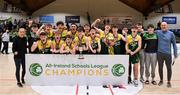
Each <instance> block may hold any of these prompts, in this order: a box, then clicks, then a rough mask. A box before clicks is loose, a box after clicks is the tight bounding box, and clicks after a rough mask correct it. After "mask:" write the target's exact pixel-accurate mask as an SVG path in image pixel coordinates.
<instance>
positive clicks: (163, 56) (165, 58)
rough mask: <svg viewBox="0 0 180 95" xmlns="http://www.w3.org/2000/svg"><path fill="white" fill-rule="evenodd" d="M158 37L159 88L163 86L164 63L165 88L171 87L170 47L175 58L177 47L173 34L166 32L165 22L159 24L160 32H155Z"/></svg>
mask: <svg viewBox="0 0 180 95" xmlns="http://www.w3.org/2000/svg"><path fill="white" fill-rule="evenodd" d="M157 36H158V53H157V59H158V65H159V77H160V82H159V84H158V85H159V86H161V85H163V65H164V62H165V64H166V67H167V79H168V82H167V87H168V88H170V87H171V82H170V81H171V76H172V57H171V45H173V50H174V57H175V58H177V46H176V39H175V36H174V34H173V32H171V31H169V30H168V25H167V23H166V22H162V23H161V30H158V31H157Z"/></svg>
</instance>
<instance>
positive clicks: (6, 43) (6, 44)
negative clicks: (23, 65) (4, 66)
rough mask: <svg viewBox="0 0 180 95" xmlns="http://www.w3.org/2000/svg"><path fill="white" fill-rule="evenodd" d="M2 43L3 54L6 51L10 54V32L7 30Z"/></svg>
mask: <svg viewBox="0 0 180 95" xmlns="http://www.w3.org/2000/svg"><path fill="white" fill-rule="evenodd" d="M2 42H3V49H2V51H1V53H2V54H4V51H5V52H6V54H9V53H8V48H9V30H8V29H6V30H5V32H4V33H3V35H2Z"/></svg>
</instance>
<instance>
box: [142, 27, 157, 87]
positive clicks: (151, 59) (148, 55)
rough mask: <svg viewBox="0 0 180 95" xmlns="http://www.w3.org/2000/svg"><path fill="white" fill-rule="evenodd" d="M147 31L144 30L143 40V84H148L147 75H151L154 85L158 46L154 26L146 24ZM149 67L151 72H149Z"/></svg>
mask: <svg viewBox="0 0 180 95" xmlns="http://www.w3.org/2000/svg"><path fill="white" fill-rule="evenodd" d="M147 29H148V32H145V33H144V35H143V37H144V42H145V59H146V60H145V76H146V81H145V84H149V77H150V75H151V77H152V82H151V83H152V84H153V85H156V84H157V83H156V81H155V80H154V78H155V69H156V64H157V47H158V39H157V35H156V33H154V26H153V25H152V24H149V25H148V26H147ZM150 67H151V73H150V72H149V70H150Z"/></svg>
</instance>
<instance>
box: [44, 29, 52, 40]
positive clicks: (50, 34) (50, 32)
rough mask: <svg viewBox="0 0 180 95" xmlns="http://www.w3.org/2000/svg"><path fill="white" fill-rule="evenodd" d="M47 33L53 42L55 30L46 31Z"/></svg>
mask: <svg viewBox="0 0 180 95" xmlns="http://www.w3.org/2000/svg"><path fill="white" fill-rule="evenodd" d="M46 33H47V38H48V39H50V40H52V39H53V38H54V34H53V29H51V30H50V31H49V32H47V31H46Z"/></svg>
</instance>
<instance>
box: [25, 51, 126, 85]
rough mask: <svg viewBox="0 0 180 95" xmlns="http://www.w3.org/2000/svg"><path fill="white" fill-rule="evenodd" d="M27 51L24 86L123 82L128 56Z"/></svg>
mask: <svg viewBox="0 0 180 95" xmlns="http://www.w3.org/2000/svg"><path fill="white" fill-rule="evenodd" d="M83 57H84V59H79V55H56V54H26V71H27V73H26V82H27V85H40V86H42V85H46V86H47V85H67V86H68V85H76V84H78V85H93V86H100V85H105V84H112V85H114V84H124V85H127V80H128V79H127V78H128V64H129V62H128V61H129V57H128V55H83Z"/></svg>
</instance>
